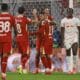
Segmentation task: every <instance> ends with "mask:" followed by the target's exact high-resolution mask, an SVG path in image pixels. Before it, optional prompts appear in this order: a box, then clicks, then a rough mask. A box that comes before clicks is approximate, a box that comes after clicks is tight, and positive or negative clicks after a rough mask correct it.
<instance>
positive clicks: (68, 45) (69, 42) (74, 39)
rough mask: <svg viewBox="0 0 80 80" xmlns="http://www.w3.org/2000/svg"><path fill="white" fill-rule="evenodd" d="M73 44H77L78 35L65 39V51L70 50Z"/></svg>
mask: <svg viewBox="0 0 80 80" xmlns="http://www.w3.org/2000/svg"><path fill="white" fill-rule="evenodd" d="M73 35H74V34H73ZM74 43H78V35H74V37H68V38H67V37H65V40H64V45H65V48H66V49H70V48H71V47H72V45H73V44H74Z"/></svg>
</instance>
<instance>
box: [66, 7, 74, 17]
mask: <svg viewBox="0 0 80 80" xmlns="http://www.w3.org/2000/svg"><path fill="white" fill-rule="evenodd" d="M67 17H73V9H72V8H68V9H67Z"/></svg>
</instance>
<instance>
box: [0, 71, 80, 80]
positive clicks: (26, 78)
mask: <svg viewBox="0 0 80 80" xmlns="http://www.w3.org/2000/svg"><path fill="white" fill-rule="evenodd" d="M0 80H1V78H0ZM7 80H80V73H78V74H75V75H68V74H65V73H53V74H52V75H45V74H43V73H40V74H31V73H28V74H18V73H11V72H9V73H7Z"/></svg>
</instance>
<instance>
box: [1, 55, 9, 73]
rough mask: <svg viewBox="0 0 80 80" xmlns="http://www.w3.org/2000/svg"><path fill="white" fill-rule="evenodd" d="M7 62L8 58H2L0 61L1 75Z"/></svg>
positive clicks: (4, 71)
mask: <svg viewBox="0 0 80 80" xmlns="http://www.w3.org/2000/svg"><path fill="white" fill-rule="evenodd" d="M7 60H8V57H6V56H5V57H2V59H1V70H2V73H6V68H7Z"/></svg>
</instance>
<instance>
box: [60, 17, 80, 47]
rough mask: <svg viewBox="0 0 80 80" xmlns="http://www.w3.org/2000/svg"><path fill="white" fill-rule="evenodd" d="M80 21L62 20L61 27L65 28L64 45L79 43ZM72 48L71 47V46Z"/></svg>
mask: <svg viewBox="0 0 80 80" xmlns="http://www.w3.org/2000/svg"><path fill="white" fill-rule="evenodd" d="M77 26H80V21H79V19H78V18H75V17H73V18H71V19H68V18H64V19H62V20H61V27H64V28H65V32H64V43H65V44H66V45H67V46H69V45H68V44H70V45H72V44H73V43H74V42H78V28H77ZM70 47H71V46H70ZM68 48H69V47H68Z"/></svg>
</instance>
